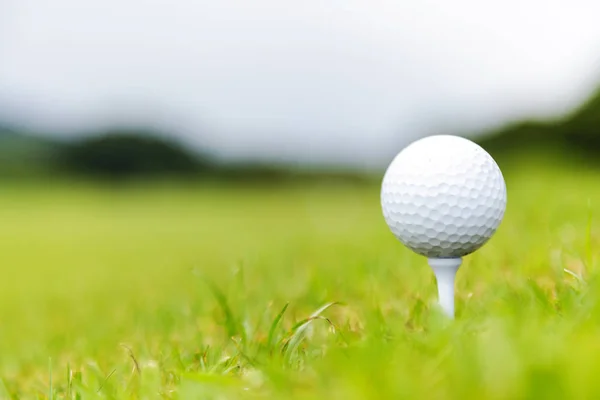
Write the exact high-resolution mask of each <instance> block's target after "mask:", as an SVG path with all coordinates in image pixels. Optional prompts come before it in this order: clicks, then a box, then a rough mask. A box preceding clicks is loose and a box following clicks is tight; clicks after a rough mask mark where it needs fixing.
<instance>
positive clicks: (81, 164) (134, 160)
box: [60, 131, 208, 179]
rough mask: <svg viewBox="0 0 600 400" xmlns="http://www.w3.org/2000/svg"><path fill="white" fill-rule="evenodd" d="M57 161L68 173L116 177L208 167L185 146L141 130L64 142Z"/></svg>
mask: <svg viewBox="0 0 600 400" xmlns="http://www.w3.org/2000/svg"><path fill="white" fill-rule="evenodd" d="M60 160H61V165H62V166H63V167H64V168H65V169H66V170H67V171H69V172H73V173H79V174H89V175H96V176H105V177H110V178H116V179H122V178H130V177H138V176H153V175H172V174H177V175H181V174H186V175H189V174H194V173H197V172H199V171H202V170H203V169H206V168H208V167H207V163H206V162H203V160H201V159H200V158H199V157H196V156H195V155H194V154H192V153H190V152H188V151H187V150H186V149H185V148H184V147H182V146H179V145H178V144H176V143H175V142H173V141H170V140H167V139H163V138H159V137H158V136H155V135H153V134H152V133H148V132H144V131H110V132H107V133H105V134H103V135H99V136H94V137H91V138H86V139H84V140H81V141H78V142H75V143H71V144H68V145H65V147H64V149H63V150H62V151H61V157H60Z"/></svg>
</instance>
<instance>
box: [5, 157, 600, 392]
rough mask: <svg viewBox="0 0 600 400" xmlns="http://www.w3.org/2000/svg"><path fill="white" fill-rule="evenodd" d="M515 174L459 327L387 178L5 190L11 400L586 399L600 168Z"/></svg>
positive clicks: (475, 262)
mask: <svg viewBox="0 0 600 400" xmlns="http://www.w3.org/2000/svg"><path fill="white" fill-rule="evenodd" d="M510 167H511V168H508V167H507V168H506V169H505V171H506V178H507V184H508V190H509V206H508V211H507V214H506V218H505V221H504V223H503V225H502V226H501V229H500V230H499V232H498V233H497V235H496V236H495V237H494V238H493V240H492V241H491V242H489V243H488V244H487V245H486V246H485V247H484V248H483V249H482V250H481V251H479V252H477V253H476V254H474V255H472V256H469V257H467V258H466V260H465V263H464V265H463V267H461V270H460V271H459V276H458V279H457V297H456V301H457V319H456V320H455V321H453V322H450V321H448V320H446V319H445V318H444V316H443V315H442V314H441V313H440V311H439V310H438V309H437V308H436V307H435V306H434V304H435V296H436V291H435V284H434V278H433V275H432V273H431V271H430V269H429V267H428V266H427V264H426V261H425V260H424V259H423V258H421V257H418V256H416V255H413V254H412V253H410V252H409V251H408V250H406V249H404V248H403V247H402V246H401V245H400V244H399V243H398V242H397V241H396V240H395V239H394V238H393V236H392V235H391V233H390V232H389V231H388V229H387V227H386V225H385V223H384V221H383V218H382V216H381V213H380V208H379V187H378V183H377V182H374V183H373V185H364V184H363V185H355V186H352V185H349V184H345V185H336V184H314V185H308V184H303V185H297V186H292V185H290V186H286V187H281V188H264V187H263V188H258V187H254V188H253V187H250V186H248V187H242V186H238V187H231V186H230V187H223V186H218V185H215V184H212V185H208V186H206V187H203V186H201V185H198V186H196V187H191V186H184V185H177V184H162V185H138V186H135V187H129V188H125V189H118V190H117V189H110V188H107V187H102V186H99V185H92V184H81V183H78V184H66V183H62V184H47V185H45V186H36V185H32V184H25V185H20V186H19V185H17V184H15V183H11V184H10V185H7V186H3V187H1V188H0V260H1V263H2V269H1V271H2V277H1V279H0V377H1V381H0V398H8V397H14V398H22V399H32V398H48V397H52V398H53V399H93V398H104V399H111V398H115V399H121V398H139V399H154V398H167V399H171V398H180V399H284V398H290V399H344V400H351V399H367V398H372V399H382V398H415V399H471V398H472V399H483V398H486V399H527V398H531V399H541V398H544V399H552V398H570V399H574V398H593V397H595V396H596V395H597V393H599V391H600V381H599V380H598V379H597V376H598V375H599V374H600V339H599V338H600V283H599V282H598V273H597V258H598V257H597V249H598V247H599V244H600V243H599V242H600V222H599V218H600V213H599V212H598V210H599V208H598V207H599V205H600V185H599V184H598V182H600V173H599V172H594V171H588V170H585V169H584V168H581V167H580V166H579V167H575V166H571V167H569V166H564V165H552V164H544V165H539V164H525V163H520V164H517V165H513V166H510Z"/></svg>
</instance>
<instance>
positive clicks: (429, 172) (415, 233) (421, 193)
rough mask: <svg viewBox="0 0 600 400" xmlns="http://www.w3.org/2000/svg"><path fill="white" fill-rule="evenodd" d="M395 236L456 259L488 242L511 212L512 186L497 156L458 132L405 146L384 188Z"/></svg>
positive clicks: (423, 250) (421, 250)
mask: <svg viewBox="0 0 600 400" xmlns="http://www.w3.org/2000/svg"><path fill="white" fill-rule="evenodd" d="M381 205H382V208H383V216H384V218H385V221H386V222H387V224H388V226H389V227H390V229H391V231H392V232H393V233H394V235H395V236H396V237H397V238H398V239H399V240H400V241H401V242H402V243H403V244H404V245H405V246H407V247H409V248H410V249H412V250H413V251H415V252H417V253H419V254H421V255H424V256H426V257H429V258H451V257H452V258H454V257H462V256H465V255H467V254H470V253H472V252H474V251H475V250H477V249H478V248H480V247H481V246H483V245H484V244H485V243H486V242H487V241H488V240H489V239H490V238H491V237H492V235H493V234H494V233H495V232H496V230H497V228H498V226H499V225H500V222H501V221H502V218H503V217H504V212H505V210H506V185H505V182H504V177H503V176H502V172H501V171H500V168H499V167H498V165H497V164H496V162H495V161H494V159H493V158H492V157H491V156H490V155H489V154H488V153H487V152H486V151H485V150H484V149H482V148H481V147H480V146H479V145H477V144H475V143H473V142H472V141H470V140H468V139H465V138H461V137H458V136H450V135H438V136H429V137H426V138H424V139H420V140H417V141H416V142H413V143H412V144H410V145H409V146H408V147H406V148H405V149H404V150H402V151H401V152H400V153H399V154H398V155H397V156H396V157H395V158H394V160H393V161H392V163H391V164H390V166H389V167H388V169H387V171H386V173H385V176H384V178H383V183H382V187H381Z"/></svg>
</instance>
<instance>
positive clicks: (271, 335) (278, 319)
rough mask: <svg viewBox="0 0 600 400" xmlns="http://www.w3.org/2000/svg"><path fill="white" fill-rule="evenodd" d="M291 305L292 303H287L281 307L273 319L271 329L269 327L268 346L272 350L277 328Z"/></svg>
mask: <svg viewBox="0 0 600 400" xmlns="http://www.w3.org/2000/svg"><path fill="white" fill-rule="evenodd" d="M289 305H290V303H286V305H285V306H283V308H282V309H281V311H279V314H277V316H276V317H275V319H274V320H273V323H272V324H271V329H269V337H268V339H267V348H268V349H269V351H271V349H272V348H273V344H274V343H273V342H274V340H275V330H276V329H277V326H278V325H279V322H281V319H282V318H283V314H285V311H286V310H287V308H288V306H289Z"/></svg>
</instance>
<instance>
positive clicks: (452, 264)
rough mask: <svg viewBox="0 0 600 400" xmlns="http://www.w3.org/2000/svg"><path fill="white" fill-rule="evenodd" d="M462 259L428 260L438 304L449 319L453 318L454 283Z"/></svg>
mask: <svg viewBox="0 0 600 400" xmlns="http://www.w3.org/2000/svg"><path fill="white" fill-rule="evenodd" d="M461 264H462V258H430V259H429V266H430V267H431V269H433V273H434V274H435V278H436V281H437V288H438V299H439V304H440V306H441V308H442V310H444V312H445V313H446V314H447V315H448V317H450V318H454V281H455V279H456V272H457V271H458V268H459V267H460V265H461Z"/></svg>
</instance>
